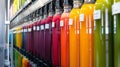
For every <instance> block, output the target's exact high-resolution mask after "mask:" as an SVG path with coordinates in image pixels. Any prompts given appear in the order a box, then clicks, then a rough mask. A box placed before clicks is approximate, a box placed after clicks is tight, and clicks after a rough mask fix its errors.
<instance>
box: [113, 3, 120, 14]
mask: <svg viewBox="0 0 120 67" xmlns="http://www.w3.org/2000/svg"><path fill="white" fill-rule="evenodd" d="M119 13H120V2H118V3H114V4H113V5H112V14H113V15H115V14H119Z"/></svg>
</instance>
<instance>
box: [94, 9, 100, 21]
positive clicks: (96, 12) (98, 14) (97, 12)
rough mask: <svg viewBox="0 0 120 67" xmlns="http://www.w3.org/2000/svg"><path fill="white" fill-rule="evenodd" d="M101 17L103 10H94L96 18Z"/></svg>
mask: <svg viewBox="0 0 120 67" xmlns="http://www.w3.org/2000/svg"><path fill="white" fill-rule="evenodd" d="M98 19H101V10H95V11H94V20H98Z"/></svg>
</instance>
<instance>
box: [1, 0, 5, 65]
mask: <svg viewBox="0 0 120 67" xmlns="http://www.w3.org/2000/svg"><path fill="white" fill-rule="evenodd" d="M5 8H6V7H5V0H0V67H4V45H5Z"/></svg>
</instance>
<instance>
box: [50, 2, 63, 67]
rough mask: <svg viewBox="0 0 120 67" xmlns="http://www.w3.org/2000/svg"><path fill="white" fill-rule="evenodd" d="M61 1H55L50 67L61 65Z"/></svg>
mask: <svg viewBox="0 0 120 67" xmlns="http://www.w3.org/2000/svg"><path fill="white" fill-rule="evenodd" d="M61 3H62V2H61V0H56V5H55V6H56V10H55V11H56V12H55V15H54V17H53V20H52V35H53V36H52V66H53V67H59V66H60V64H61V61H60V60H61V58H60V57H61V52H60V51H61V50H60V47H61V46H60V18H61V14H62V8H61Z"/></svg>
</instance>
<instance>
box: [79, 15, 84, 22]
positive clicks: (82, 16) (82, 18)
mask: <svg viewBox="0 0 120 67" xmlns="http://www.w3.org/2000/svg"><path fill="white" fill-rule="evenodd" d="M80 21H81V22H83V21H84V14H80Z"/></svg>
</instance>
